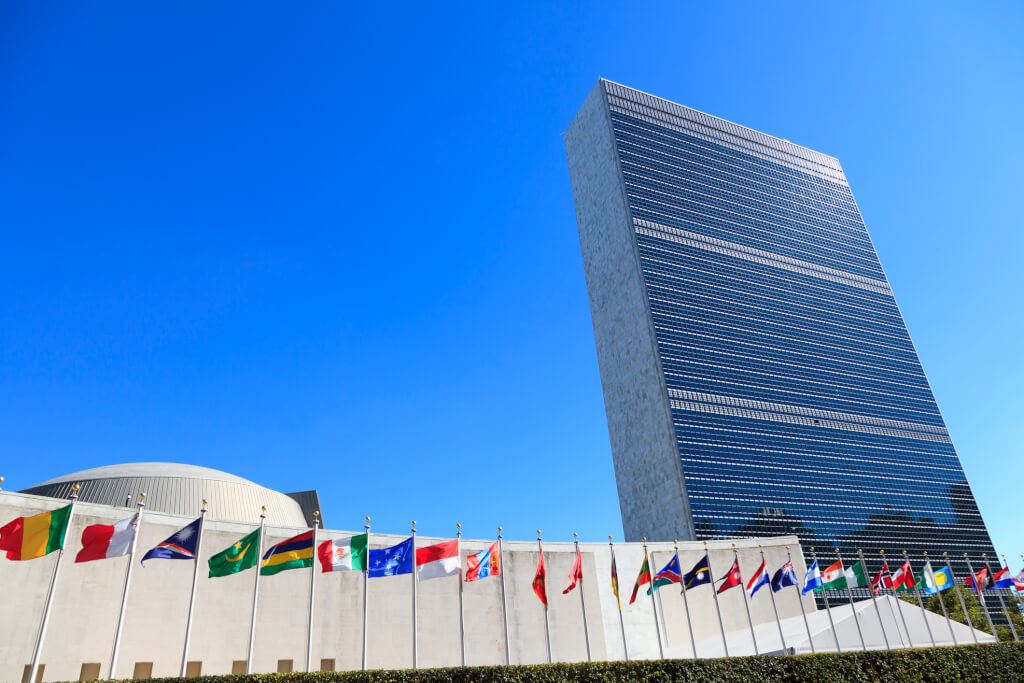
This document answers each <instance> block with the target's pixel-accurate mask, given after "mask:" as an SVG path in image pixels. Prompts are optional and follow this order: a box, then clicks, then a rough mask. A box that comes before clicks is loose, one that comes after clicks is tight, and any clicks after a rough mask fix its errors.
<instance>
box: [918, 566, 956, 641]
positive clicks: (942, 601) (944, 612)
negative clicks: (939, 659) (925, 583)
mask: <svg viewBox="0 0 1024 683" xmlns="http://www.w3.org/2000/svg"><path fill="white" fill-rule="evenodd" d="M924 554H925V565H924V566H925V569H926V570H930V573H931V575H932V579H933V580H934V579H935V570H934V569H932V568H931V562H929V561H928V558H927V555H928V551H927V550H925V551H924ZM938 587H939V586H938V584H936V586H935V588H936V591H935V595H936V597H938V598H939V606H940V607H942V616H944V617H946V626H947V627H948V628H949V635H951V636H953V644H954V645H959V643H958V642H956V633H955V632H954V631H953V622H952V621H950V619H949V610H947V609H946V599H945V598H943V597H942V591H940V590H938ZM947 590H948V589H947Z"/></svg>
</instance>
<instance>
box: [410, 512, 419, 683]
mask: <svg viewBox="0 0 1024 683" xmlns="http://www.w3.org/2000/svg"><path fill="white" fill-rule="evenodd" d="M419 578H420V573H419V572H418V571H416V520H415V519H414V520H412V668H414V669H418V668H420V644H419V640H418V635H419V630H420V623H419V619H418V617H419V611H418V606H417V599H416V587H417V586H418V585H419V583H420V581H419Z"/></svg>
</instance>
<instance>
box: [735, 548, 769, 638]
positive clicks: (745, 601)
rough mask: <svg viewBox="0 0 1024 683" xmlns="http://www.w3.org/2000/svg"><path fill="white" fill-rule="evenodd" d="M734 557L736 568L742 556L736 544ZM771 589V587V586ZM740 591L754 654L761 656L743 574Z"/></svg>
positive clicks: (741, 573) (741, 575) (741, 574)
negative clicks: (737, 550)
mask: <svg viewBox="0 0 1024 683" xmlns="http://www.w3.org/2000/svg"><path fill="white" fill-rule="evenodd" d="M732 557H733V561H734V562H736V566H737V567H738V566H739V562H740V554H739V553H738V552H736V544H735V543H733V544H732ZM769 588H770V586H769ZM740 590H741V591H743V606H744V607H746V608H747V624H749V625H750V639H751V640H752V641H754V654H755V655H759V654H761V650H759V649H758V647H757V636H756V635H754V620H753V619H752V618H751V617H750V596H749V595H747V585H746V584H745V583H743V572H740Z"/></svg>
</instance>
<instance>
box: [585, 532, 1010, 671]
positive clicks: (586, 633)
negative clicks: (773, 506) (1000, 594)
mask: <svg viewBox="0 0 1024 683" xmlns="http://www.w3.org/2000/svg"><path fill="white" fill-rule="evenodd" d="M572 542H573V545H574V546H575V547H576V557H579V558H580V576H579V582H580V607H582V608H583V638H584V639H586V641H587V661H588V662H591V661H593V657H592V656H591V654H590V627H589V626H588V625H587V601H586V600H584V599H583V556H582V555H580V542H579V540H577V536H576V534H575V533H573V535H572ZM1007 618H1009V617H1007Z"/></svg>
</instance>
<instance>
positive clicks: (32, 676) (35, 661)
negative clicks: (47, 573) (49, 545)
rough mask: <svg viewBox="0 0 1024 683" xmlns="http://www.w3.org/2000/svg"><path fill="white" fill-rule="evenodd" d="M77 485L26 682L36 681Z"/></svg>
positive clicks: (76, 498)
mask: <svg viewBox="0 0 1024 683" xmlns="http://www.w3.org/2000/svg"><path fill="white" fill-rule="evenodd" d="M79 488H80V487H79V485H78V484H74V485H73V486H72V487H71V509H70V510H68V523H67V526H65V527H64V538H63V539H61V544H60V545H61V547H60V549H59V550H58V551H57V561H56V562H54V564H53V575H52V576H51V577H50V590H49V591H48V592H47V593H46V604H45V605H44V606H43V620H42V621H41V622H40V624H39V634H38V635H37V636H36V647H35V651H34V652H33V653H32V667H31V668H30V669H29V672H28V683H36V674H37V672H38V671H39V657H40V656H41V655H42V653H43V640H44V639H45V638H46V626H47V625H48V624H49V622H50V608H51V607H52V606H53V590H54V588H56V586H57V576H58V574H60V560H61V558H62V557H64V541H66V540H67V537H68V531H69V530H70V529H71V520H72V519H73V518H74V516H75V501H77V500H78V490H79Z"/></svg>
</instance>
